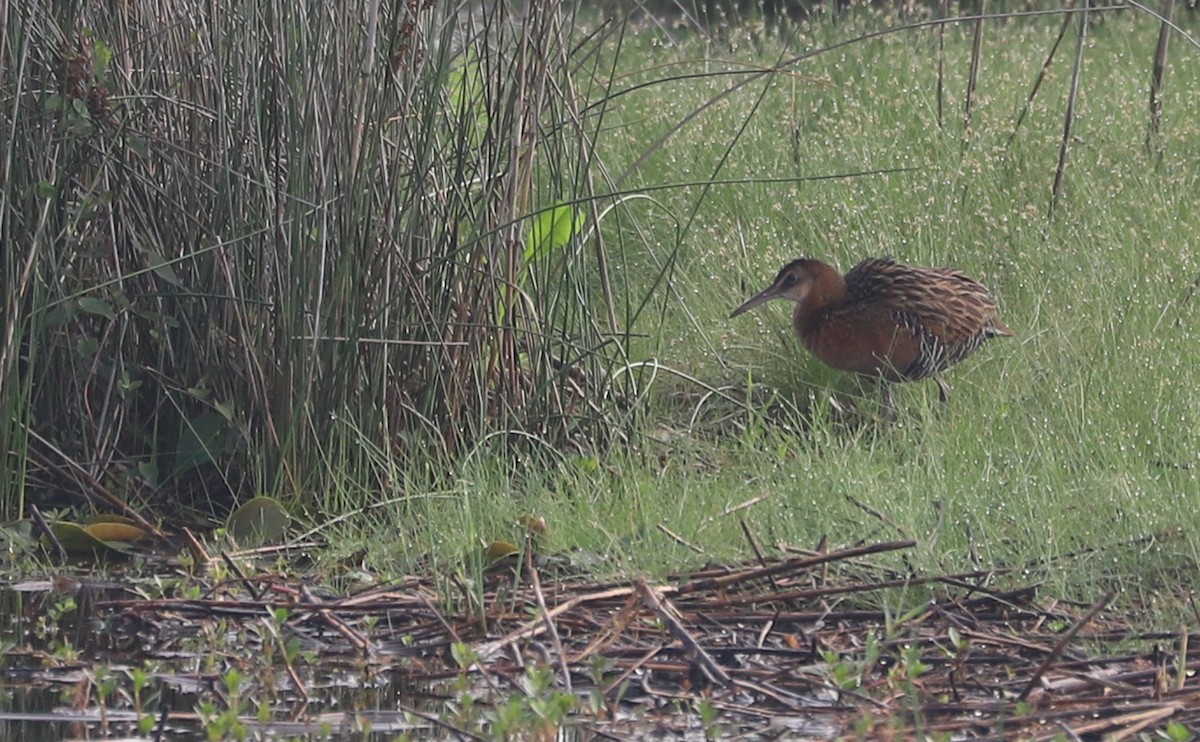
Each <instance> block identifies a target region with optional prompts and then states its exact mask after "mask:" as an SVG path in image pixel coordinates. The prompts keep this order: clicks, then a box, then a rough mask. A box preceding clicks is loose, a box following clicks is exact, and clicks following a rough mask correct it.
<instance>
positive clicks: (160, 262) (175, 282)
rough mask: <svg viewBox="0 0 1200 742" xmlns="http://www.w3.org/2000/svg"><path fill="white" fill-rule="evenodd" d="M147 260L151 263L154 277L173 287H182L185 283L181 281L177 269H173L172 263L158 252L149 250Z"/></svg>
mask: <svg viewBox="0 0 1200 742" xmlns="http://www.w3.org/2000/svg"><path fill="white" fill-rule="evenodd" d="M146 260H147V261H149V262H150V270H152V271H154V275H156V276H158V277H159V278H161V279H162V280H164V281H166V282H167V283H169V284H171V285H172V286H182V285H183V282H182V281H180V280H179V276H178V274H176V273H175V269H174V268H172V267H171V263H170V261H168V260H167V259H166V258H164V257H163V256H161V255H159V254H158V253H156V252H153V251H150V250H147V251H146Z"/></svg>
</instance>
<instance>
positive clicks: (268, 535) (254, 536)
mask: <svg viewBox="0 0 1200 742" xmlns="http://www.w3.org/2000/svg"><path fill="white" fill-rule="evenodd" d="M291 521H292V519H291V516H289V515H288V512H287V510H286V509H284V507H283V505H282V504H281V503H280V502H279V501H278V500H276V499H275V498H273V497H266V496H261V495H260V496H259V497H254V498H251V499H250V500H248V501H247V502H246V503H244V504H243V505H242V506H241V507H239V508H238V509H237V510H234V511H233V512H232V513H231V514H230V515H229V522H228V523H227V524H226V531H227V532H228V533H229V535H230V537H231V538H233V540H234V541H236V542H237V543H238V545H240V546H246V547H253V546H262V545H263V544H268V543H273V542H275V541H279V540H280V539H282V538H283V536H284V535H286V534H287V529H288V525H290V524H291Z"/></svg>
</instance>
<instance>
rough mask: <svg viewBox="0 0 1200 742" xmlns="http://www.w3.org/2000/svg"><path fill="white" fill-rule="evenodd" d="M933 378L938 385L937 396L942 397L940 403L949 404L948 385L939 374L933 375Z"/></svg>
mask: <svg viewBox="0 0 1200 742" xmlns="http://www.w3.org/2000/svg"><path fill="white" fill-rule="evenodd" d="M933 380H934V381H936V382H937V385H938V396H939V397H941V398H942V404H944V405H946V404H950V385H949V384H947V383H946V380H945V379H943V378H942V377H940V376H935V377H933Z"/></svg>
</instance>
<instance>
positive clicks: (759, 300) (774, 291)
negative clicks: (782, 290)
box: [729, 284, 779, 319]
mask: <svg viewBox="0 0 1200 742" xmlns="http://www.w3.org/2000/svg"><path fill="white" fill-rule="evenodd" d="M777 298H779V288H778V287H777V286H776V285H775V284H771V285H770V286H768V287H766V288H765V289H763V290H762V291H760V292H758V293H757V294H755V295H754V296H752V297H750V299H749V300H747V301H746V303H745V304H743V305H741V306H740V307H738V308H737V309H735V310H733V314H730V315H729V319H733V318H734V317H736V316H738V315H739V314H741V313H743V312H748V311H750V310H751V309H754V308H755V307H757V306H758V305H759V304H766V303H767V302H769V301H771V300H772V299H777Z"/></svg>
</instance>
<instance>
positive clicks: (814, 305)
mask: <svg viewBox="0 0 1200 742" xmlns="http://www.w3.org/2000/svg"><path fill="white" fill-rule="evenodd" d="M811 270H812V274H811V275H812V285H811V287H810V288H809V290H808V292H807V293H805V295H804V298H803V299H801V300H800V301H799V302H797V303H796V313H795V314H794V315H793V316H792V324H793V325H794V326H795V329H796V334H797V335H799V336H800V337H801V339H803V340H805V341H806V342H807V341H808V340H809V339H810V338H812V337H813V336H814V335H815V334H816V333H817V332H818V331H819V330H820V326H821V319H822V315H823V313H825V312H827V311H828V310H830V309H833V308H835V307H838V306H840V305H842V304H843V303H845V301H846V279H845V278H843V277H842V274H841V273H838V271H837V269H836V268H834V267H833V266H831V265H826V264H824V263H820V264H818V265H816V266H814V267H813V268H812V269H811Z"/></svg>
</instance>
